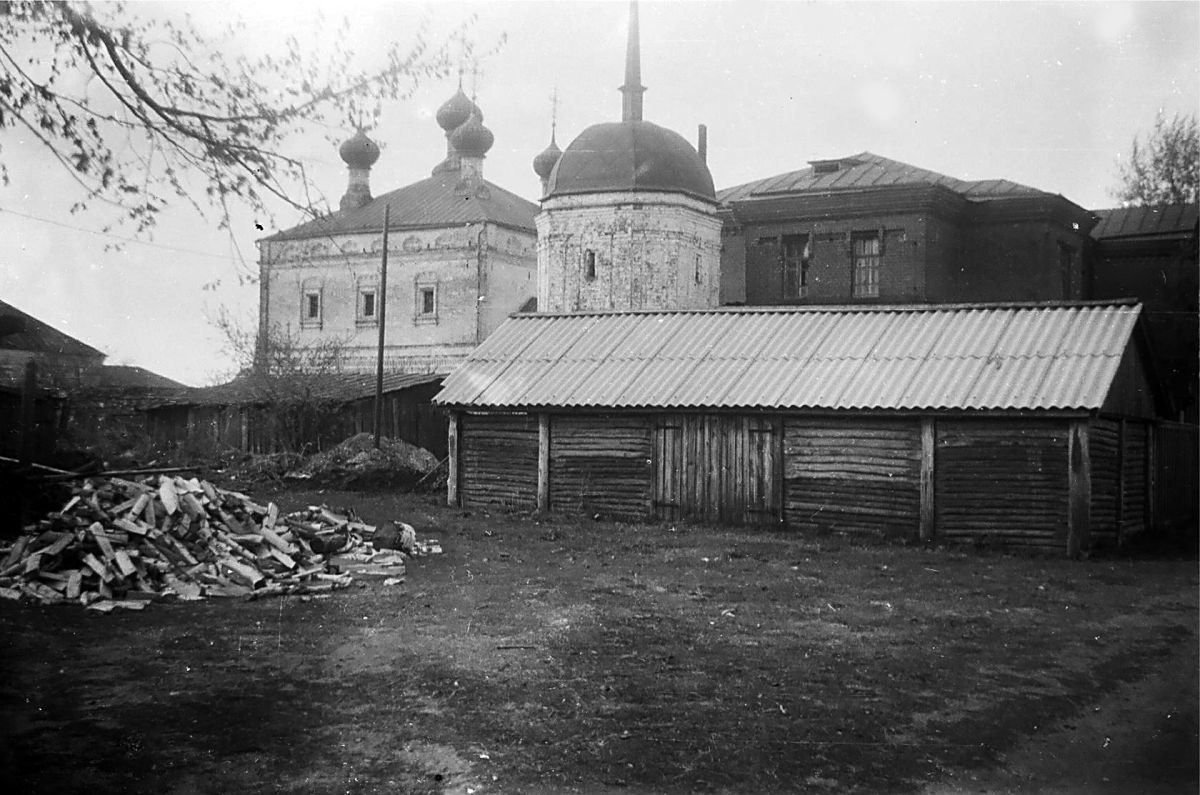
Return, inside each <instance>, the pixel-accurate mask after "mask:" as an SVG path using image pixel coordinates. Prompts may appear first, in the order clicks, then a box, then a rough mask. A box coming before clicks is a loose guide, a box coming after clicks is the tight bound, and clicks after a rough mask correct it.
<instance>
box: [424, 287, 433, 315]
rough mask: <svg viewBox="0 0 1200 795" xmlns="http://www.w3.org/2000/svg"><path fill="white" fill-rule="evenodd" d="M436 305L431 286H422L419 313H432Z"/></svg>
mask: <svg viewBox="0 0 1200 795" xmlns="http://www.w3.org/2000/svg"><path fill="white" fill-rule="evenodd" d="M435 306H436V302H435V300H434V292H433V288H432V287H424V288H422V289H421V314H422V315H432V314H433V310H434V308H435Z"/></svg>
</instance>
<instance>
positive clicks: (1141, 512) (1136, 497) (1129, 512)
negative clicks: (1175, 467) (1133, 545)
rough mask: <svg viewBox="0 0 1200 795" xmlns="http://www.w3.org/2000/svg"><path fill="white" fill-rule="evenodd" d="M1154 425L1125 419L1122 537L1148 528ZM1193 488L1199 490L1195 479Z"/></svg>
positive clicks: (1122, 475) (1122, 476) (1129, 536)
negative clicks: (1149, 443) (1151, 447)
mask: <svg viewBox="0 0 1200 795" xmlns="http://www.w3.org/2000/svg"><path fill="white" fill-rule="evenodd" d="M1149 433H1150V426H1149V425H1148V424H1147V423H1144V422H1136V421H1132V420H1127V421H1126V422H1125V445H1124V448H1123V449H1122V462H1121V485H1122V488H1121V537H1122V538H1124V539H1128V538H1132V537H1133V536H1136V535H1138V534H1139V533H1143V532H1145V531H1146V529H1147V528H1146V512H1147V510H1148V509H1149V504H1148V503H1149V499H1150V484H1149V483H1148V482H1147V474H1148V469H1149V467H1148V466H1147V461H1148V459H1147V457H1148V456H1149V455H1150V450H1149V447H1148V446H1147V442H1148V439H1147V436H1148V435H1149ZM1190 488H1192V489H1195V488H1196V484H1195V481H1193V482H1192V485H1191V486H1190Z"/></svg>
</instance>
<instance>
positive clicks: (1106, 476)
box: [1088, 418, 1122, 547]
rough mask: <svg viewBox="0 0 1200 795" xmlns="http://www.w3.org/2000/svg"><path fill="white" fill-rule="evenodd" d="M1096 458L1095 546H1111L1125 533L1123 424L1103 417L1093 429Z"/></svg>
mask: <svg viewBox="0 0 1200 795" xmlns="http://www.w3.org/2000/svg"><path fill="white" fill-rule="evenodd" d="M1089 437H1090V438H1089V440H1088V441H1089V442H1090V452H1091V456H1092V504H1091V541H1092V546H1096V547H1111V546H1115V545H1117V544H1118V543H1119V542H1120V534H1121V454H1122V447H1121V423H1120V421H1119V420H1113V419H1108V418H1099V419H1096V420H1093V421H1092V423H1091V427H1090V428H1089Z"/></svg>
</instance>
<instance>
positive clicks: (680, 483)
mask: <svg viewBox="0 0 1200 795" xmlns="http://www.w3.org/2000/svg"><path fill="white" fill-rule="evenodd" d="M778 428H779V422H778V420H777V419H776V418H774V417H767V416H759V415H727V414H673V415H660V416H658V417H655V418H654V433H653V440H652V446H653V460H654V480H653V482H654V489H653V509H654V515H655V516H656V517H657V518H659V519H664V520H668V521H678V520H683V519H692V520H696V521H701V522H721V523H725V524H775V523H778V522H779V520H780V495H779V486H780V483H781V479H780V477H779V466H780V462H779V430H778Z"/></svg>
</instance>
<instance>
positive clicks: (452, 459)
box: [446, 411, 461, 508]
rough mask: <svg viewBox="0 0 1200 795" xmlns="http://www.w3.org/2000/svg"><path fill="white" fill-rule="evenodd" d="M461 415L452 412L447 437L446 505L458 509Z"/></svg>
mask: <svg viewBox="0 0 1200 795" xmlns="http://www.w3.org/2000/svg"><path fill="white" fill-rule="evenodd" d="M460 416H461V415H460V414H459V412H457V411H452V412H450V423H449V425H450V430H449V431H448V432H447V435H446V447H447V458H446V463H447V466H448V470H447V472H446V504H447V505H449V506H450V507H451V508H457V507H458V423H459V417H460Z"/></svg>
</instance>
